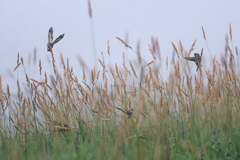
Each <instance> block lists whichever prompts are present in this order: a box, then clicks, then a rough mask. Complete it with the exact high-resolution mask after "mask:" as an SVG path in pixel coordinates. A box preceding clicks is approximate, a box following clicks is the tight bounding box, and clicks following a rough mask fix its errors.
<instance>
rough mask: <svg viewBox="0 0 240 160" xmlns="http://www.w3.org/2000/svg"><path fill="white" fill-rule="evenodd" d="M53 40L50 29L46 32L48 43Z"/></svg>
mask: <svg viewBox="0 0 240 160" xmlns="http://www.w3.org/2000/svg"><path fill="white" fill-rule="evenodd" d="M52 40H53V29H52V27H51V28H50V29H49V31H48V43H52Z"/></svg>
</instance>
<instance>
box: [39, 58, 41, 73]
mask: <svg viewBox="0 0 240 160" xmlns="http://www.w3.org/2000/svg"><path fill="white" fill-rule="evenodd" d="M39 72H40V75H42V65H41V59H39Z"/></svg>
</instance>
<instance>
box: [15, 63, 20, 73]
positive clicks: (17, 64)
mask: <svg viewBox="0 0 240 160" xmlns="http://www.w3.org/2000/svg"><path fill="white" fill-rule="evenodd" d="M20 65H21V63H18V64H17V66H16V67H15V68H14V69H13V72H14V71H15V70H16V69H17V68H18V67H19V66H20Z"/></svg>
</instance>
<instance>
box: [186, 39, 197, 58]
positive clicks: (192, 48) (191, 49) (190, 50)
mask: <svg viewBox="0 0 240 160" xmlns="http://www.w3.org/2000/svg"><path fill="white" fill-rule="evenodd" d="M196 41H197V39H195V40H194V42H193V44H192V47H191V48H190V49H189V52H188V57H189V56H190V54H191V52H192V51H193V50H194V46H195V44H196Z"/></svg>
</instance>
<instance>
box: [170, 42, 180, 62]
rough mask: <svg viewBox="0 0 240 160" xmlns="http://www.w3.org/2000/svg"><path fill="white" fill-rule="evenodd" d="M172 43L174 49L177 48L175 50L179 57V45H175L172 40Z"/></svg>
mask: <svg viewBox="0 0 240 160" xmlns="http://www.w3.org/2000/svg"><path fill="white" fill-rule="evenodd" d="M172 45H173V48H174V50H175V52H176V54H177V56H178V58H179V53H178V50H177V47H176V46H175V44H174V43H173V42H172Z"/></svg>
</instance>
